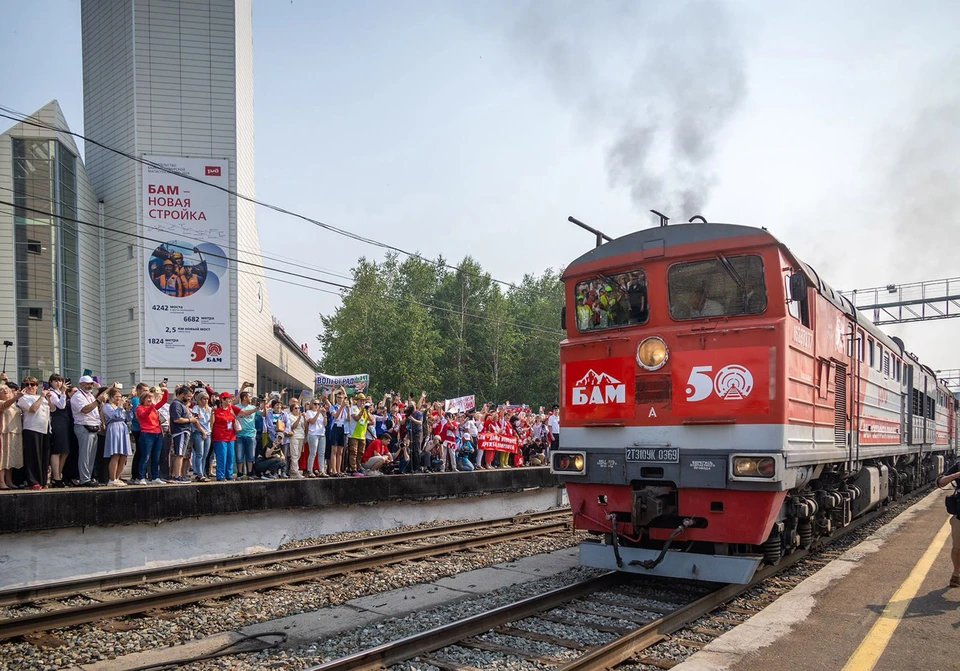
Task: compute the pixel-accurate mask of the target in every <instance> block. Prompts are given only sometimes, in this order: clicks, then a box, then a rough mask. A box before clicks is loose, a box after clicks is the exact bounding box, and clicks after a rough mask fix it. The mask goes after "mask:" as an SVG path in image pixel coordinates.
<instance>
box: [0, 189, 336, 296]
mask: <svg viewBox="0 0 960 671" xmlns="http://www.w3.org/2000/svg"><path fill="white" fill-rule="evenodd" d="M0 191H7V192H9V193H13V194H16V191H15V190H14V189H12V188H10V187H8V186H0ZM30 199H31V200H34V201H37V200H41V201H44V202H47V203H51V204H52V203H56V200H54V199H53V198H38V197H37V196H34V195H31V196H30ZM74 209H75V210H76V211H77V212H87V213H89V214H92V215H95V216H97V217H100V216H101V215H102V216H103V218H104V219H111V220H113V221H117V222H122V223H125V224H131V225H133V226H138V225H139V224H138V223H137V222H136V221H133V220H131V219H124V218H123V217H117V216H115V215H109V214H106V213H101V212H100V210H94V209H91V208H89V207H80V206H77V207H75V208H74ZM48 215H49V216H51V217H56V216H59V215H56V214H53V213H52V212H50V213H48ZM115 242H118V241H115ZM118 244H126V243H122V242H118ZM226 248H227V251H231V252H235V253H238V254H250V255H252V256H259V257H260V258H264V259H268V260H270V261H278V262H280V263H283V264H286V265H289V266H295V267H297V268H303V269H304V270H315V271H317V272H318V273H322V274H324V275H330V276H332V277H339V278H341V279H344V280H352V279H353V278H352V277H351V276H350V275H345V274H343V273H340V272H337V271H335V270H330V269H329V268H321V267H318V266H310V265H307V264H305V263H299V262H297V261H291V260H290V259H289V258H282V257H279V256H271V255H270V254H266V253H264V252H263V250H261V251H259V252H255V251H252V250H249V249H241V248H240V246H239V245H237V246H229V245H228V246H227V247H226Z"/></svg>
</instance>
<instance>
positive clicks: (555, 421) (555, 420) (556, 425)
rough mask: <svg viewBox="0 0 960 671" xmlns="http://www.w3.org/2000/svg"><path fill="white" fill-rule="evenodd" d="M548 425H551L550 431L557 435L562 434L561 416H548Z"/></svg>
mask: <svg viewBox="0 0 960 671" xmlns="http://www.w3.org/2000/svg"><path fill="white" fill-rule="evenodd" d="M547 426H549V427H550V433H552V434H553V435H555V436H558V435H560V416H559V415H557V414H553V415H550V416H549V417H547Z"/></svg>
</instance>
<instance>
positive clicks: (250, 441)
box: [233, 382, 259, 480]
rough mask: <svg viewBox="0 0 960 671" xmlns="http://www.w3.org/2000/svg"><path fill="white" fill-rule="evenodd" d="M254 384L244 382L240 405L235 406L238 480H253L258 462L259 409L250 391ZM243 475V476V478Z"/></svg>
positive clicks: (241, 389) (241, 388)
mask: <svg viewBox="0 0 960 671" xmlns="http://www.w3.org/2000/svg"><path fill="white" fill-rule="evenodd" d="M252 387H253V383H252V382H244V383H243V384H242V385H241V387H240V403H239V404H237V405H234V406H233V412H234V414H235V415H236V416H237V445H236V466H237V479H238V480H239V479H240V478H241V477H244V478H252V477H253V475H254V473H253V464H254V462H255V461H256V452H255V448H256V445H255V442H256V437H257V414H258V413H259V408H258V406H257V404H255V403H253V393H252V392H250V391H248V390H249V389H251V388H252ZM241 473H242V476H241Z"/></svg>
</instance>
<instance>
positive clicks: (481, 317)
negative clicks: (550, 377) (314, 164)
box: [0, 200, 561, 338]
mask: <svg viewBox="0 0 960 671" xmlns="http://www.w3.org/2000/svg"><path fill="white" fill-rule="evenodd" d="M0 205H4V206H7V207H10V208H13V210H14V211H16V210H17V209H19V210H22V211H24V212H33V213H35V214H42V215H45V216H48V217H54V218H56V219H60V220H61V221H70V222H73V223H77V224H82V225H84V226H89V227H91V228H96V229H100V230H103V231H109V232H111V233H115V234H118V235H124V236H128V237H131V238H136V239H139V240H145V241H148V242H152V243H157V244H166V243H167V242H169V241H167V240H160V239H157V238H151V237H148V236H145V235H141V234H139V233H130V232H128V231H122V230H118V229H115V228H111V227H109V226H103V225H101V224H94V223H91V222H88V221H83V220H81V219H76V218H73V217H67V216H63V215H58V214H52V213H50V212H47V211H45V210H38V209H36V208H33V207H27V206H24V205H17V204H16V203H12V202H10V201H5V200H0ZM120 244H124V243H120ZM138 246H140V247H141V248H142V249H149V247H143V246H142V245H138ZM204 255H205V256H207V257H210V258H219V259H223V260H224V261H233V262H235V263H238V264H242V265H245V266H251V267H254V268H259V269H261V270H263V271H268V270H269V271H272V272H276V273H281V274H284V275H289V276H292V277H296V278H299V279H304V280H308V281H311V282H317V283H320V284H326V285H329V286H333V287H337V288H338V289H344V290H347V291H351V290H353V286H350V285H346V284H340V283H338V282H333V281H331V280H325V279H322V278H319V277H311V276H309V275H304V274H303V273H297V272H294V271H292V270H285V269H283V268H274V267H272V266H268V265H266V264H262V263H255V262H253V261H244V260H242V259H238V258H235V257H230V256H227V255H222V254H216V253H212V252H204ZM271 279H274V280H276V279H277V278H271ZM297 286H303V287H304V288H308V289H317V287H309V286H306V285H297ZM327 293H334V294H337V292H330V291H328V292H327ZM397 300H399V301H402V302H405V303H410V304H412V305H417V306H420V307H423V308H426V309H428V310H439V311H440V312H448V313H451V314H456V315H462V316H464V317H470V318H473V319H479V320H485V321H490V322H493V323H495V324H502V325H506V326H513V327H515V328H517V329H520V330H525V331H530V332H531V333H537V334H538V337H541V338H545V336H544V335H539V334H546V335H551V336H554V337H556V336H559V335H561V332H559V331H552V330H548V329H544V328H541V327H529V326H522V325H520V324H518V323H516V322H511V321H507V320H502V319H496V318H491V317H488V316H486V315H476V314H473V313H469V312H466V311H461V310H453V309H450V308H444V307H440V306H438V305H432V304H430V303H421V302H420V301H415V300H413V299H410V298H403V297H397Z"/></svg>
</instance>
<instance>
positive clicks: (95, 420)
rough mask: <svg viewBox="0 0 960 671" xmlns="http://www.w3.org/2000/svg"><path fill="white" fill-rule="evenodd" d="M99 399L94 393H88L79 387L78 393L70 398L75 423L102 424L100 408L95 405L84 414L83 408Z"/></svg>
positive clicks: (86, 424)
mask: <svg viewBox="0 0 960 671" xmlns="http://www.w3.org/2000/svg"><path fill="white" fill-rule="evenodd" d="M96 400H97V397H96V396H94V395H93V394H88V393H87V392H85V391H84V390H83V389H77V393H75V394H74V395H73V398H71V399H70V408H71V409H72V410H73V423H74V424H80V425H81V426H96V427H99V426H100V409H99V408H97V407H96V406H94V408H93V410H91V411H90V412H88V413H87V414H83V412H82V411H83V409H84V408H85V407H86V406H88V405H90V404H91V403H93V402H94V401H96Z"/></svg>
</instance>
